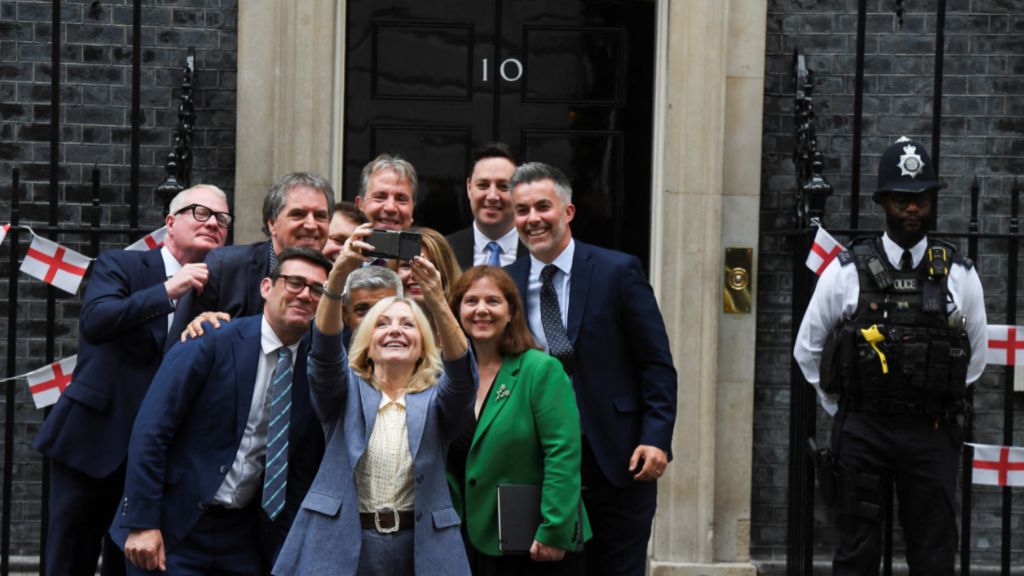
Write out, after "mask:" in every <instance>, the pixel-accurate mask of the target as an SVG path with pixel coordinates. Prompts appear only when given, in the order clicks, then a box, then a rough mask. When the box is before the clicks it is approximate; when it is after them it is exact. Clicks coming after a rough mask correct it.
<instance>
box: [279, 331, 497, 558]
mask: <svg viewBox="0 0 1024 576" xmlns="http://www.w3.org/2000/svg"><path fill="white" fill-rule="evenodd" d="M308 366H309V384H310V390H311V392H312V396H313V407H314V410H315V411H316V413H317V416H318V417H319V418H320V422H321V423H322V424H323V425H324V431H325V434H326V435H327V438H328V440H327V451H326V453H325V454H324V459H323V461H322V463H321V464H320V470H319V472H317V475H316V479H314V480H313V486H312V487H311V488H310V490H309V493H307V494H306V498H305V499H304V500H303V501H302V505H301V508H300V510H299V513H298V515H297V516H296V518H295V522H294V523H293V524H292V528H291V531H290V532H289V533H288V538H287V540H285V543H284V547H283V548H282V550H281V554H280V555H279V556H278V559H277V563H276V564H275V565H274V572H273V573H274V574H275V575H278V576H292V575H310V576H313V575H320V574H332V575H335V576H345V575H350V574H355V572H356V569H357V568H358V566H359V554H360V544H361V536H360V532H361V528H360V525H359V495H358V493H357V492H356V483H355V479H354V471H355V465H356V462H358V461H359V458H360V457H361V456H362V455H363V452H364V451H365V450H366V446H367V443H368V442H369V440H370V434H371V433H372V432H373V426H374V423H375V422H376V418H377V409H378V407H379V406H380V398H381V393H380V392H379V391H377V390H376V389H374V388H373V387H372V386H370V385H369V384H368V383H367V382H366V381H365V380H363V379H362V378H360V377H358V376H356V375H355V374H354V373H353V372H352V371H351V370H350V369H349V368H348V358H347V355H346V353H345V348H344V346H342V339H341V336H340V335H335V336H327V335H324V334H322V333H320V332H319V331H317V330H316V329H315V328H314V330H313V340H312V345H311V347H310V356H309V365H308ZM476 385H477V375H476V364H475V362H474V361H473V358H472V354H471V353H470V352H467V353H466V355H465V356H463V357H462V358H459V359H456V360H452V361H450V362H449V361H446V362H445V363H444V375H442V376H441V380H440V381H439V382H438V384H437V385H436V386H433V387H431V388H429V389H427V390H424V391H422V392H417V393H415V394H408V395H406V397H405V400H406V419H407V425H408V428H409V451H410V452H411V453H412V457H413V472H414V474H415V475H416V489H415V499H416V508H415V518H416V524H415V527H414V528H413V530H414V531H415V534H414V542H415V543H414V550H415V552H414V565H415V571H416V574H445V575H454V576H462V575H465V576H469V574H470V571H469V564H468V562H467V561H466V556H465V552H464V546H463V543H462V536H461V534H460V532H459V524H460V521H459V515H458V514H457V513H456V511H455V508H454V506H453V505H452V500H451V494H450V492H449V490H448V484H447V480H446V478H445V456H444V452H445V448H447V446H448V445H449V444H450V443H451V441H452V440H453V439H454V438H456V437H457V436H458V435H459V434H460V433H461V432H462V429H463V428H464V427H465V425H466V424H468V423H469V422H470V421H471V420H472V419H473V402H474V399H475V397H476Z"/></svg>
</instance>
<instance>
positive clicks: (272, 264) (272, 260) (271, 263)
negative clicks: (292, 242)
mask: <svg viewBox="0 0 1024 576" xmlns="http://www.w3.org/2000/svg"><path fill="white" fill-rule="evenodd" d="M276 267H277V254H274V247H273V246H271V247H270V257H269V258H267V276H270V273H271V272H273V271H274V268H276Z"/></svg>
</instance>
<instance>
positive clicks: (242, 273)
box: [167, 172, 334, 348]
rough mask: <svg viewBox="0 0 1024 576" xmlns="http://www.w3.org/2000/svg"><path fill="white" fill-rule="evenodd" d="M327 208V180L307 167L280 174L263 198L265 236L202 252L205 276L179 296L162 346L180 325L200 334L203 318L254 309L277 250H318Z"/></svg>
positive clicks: (330, 207) (330, 198) (330, 201)
mask: <svg viewBox="0 0 1024 576" xmlns="http://www.w3.org/2000/svg"><path fill="white" fill-rule="evenodd" d="M332 212H334V189H333V188H331V184H330V182H328V181H327V180H325V179H324V178H322V177H320V176H318V175H316V174H312V173H309V172H292V173H290V174H285V175H284V176H282V177H281V178H280V179H279V180H278V181H277V182H275V183H274V185H273V186H272V187H271V188H270V190H268V191H267V195H266V196H265V197H264V199H263V233H264V234H266V235H267V236H269V237H270V240H269V241H263V242H256V243H253V244H242V245H236V246H226V247H224V248H221V249H220V250H214V251H213V252H211V253H210V255H209V256H207V258H206V265H207V266H208V267H209V270H210V278H209V281H208V282H207V283H206V286H204V287H203V289H202V290H194V291H191V292H189V293H188V294H186V295H185V297H184V298H182V301H181V305H180V306H179V307H178V314H176V315H175V318H174V324H173V325H172V326H171V331H170V333H171V334H172V338H171V340H170V341H169V342H168V343H167V348H170V347H171V346H172V345H173V344H174V343H175V342H177V340H178V338H179V337H181V336H182V332H184V331H186V330H187V333H188V334H189V335H193V336H195V335H199V334H202V333H203V328H202V323H203V322H204V321H210V322H211V324H212V325H213V326H214V327H219V326H220V323H219V320H230V319H231V318H236V317H240V316H251V315H254V314H259V313H260V312H261V311H262V310H263V297H262V296H261V295H260V281H261V280H262V279H263V278H265V277H266V276H267V274H269V273H270V270H272V269H273V268H274V264H275V263H276V261H277V255H278V254H280V253H281V251H282V250H284V249H285V248H291V247H293V246H304V247H307V248H314V249H316V250H323V248H324V244H325V243H326V242H327V233H328V223H329V222H330V218H331V213H332ZM204 313H205V314H204Z"/></svg>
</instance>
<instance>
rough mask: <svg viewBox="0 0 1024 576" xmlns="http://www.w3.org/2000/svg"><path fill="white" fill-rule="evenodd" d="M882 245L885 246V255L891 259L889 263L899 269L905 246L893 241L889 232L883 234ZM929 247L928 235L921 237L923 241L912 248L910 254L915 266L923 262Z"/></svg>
mask: <svg viewBox="0 0 1024 576" xmlns="http://www.w3.org/2000/svg"><path fill="white" fill-rule="evenodd" d="M882 247H883V248H885V256H886V257H887V258H888V259H889V263H890V264H892V265H893V267H894V268H896V269H897V270H898V269H899V267H900V260H901V259H902V258H903V247H902V246H900V245H899V244H897V243H896V242H894V241H893V239H892V238H890V237H889V233H888V232H886V233H884V234H882ZM927 249H928V236H925V237H924V238H921V241H920V242H918V243H917V244H914V245H913V246H911V248H910V255H911V257H913V259H914V267H915V268H916V267H917V265H918V264H920V263H921V259H922V258H924V252H925V250H927Z"/></svg>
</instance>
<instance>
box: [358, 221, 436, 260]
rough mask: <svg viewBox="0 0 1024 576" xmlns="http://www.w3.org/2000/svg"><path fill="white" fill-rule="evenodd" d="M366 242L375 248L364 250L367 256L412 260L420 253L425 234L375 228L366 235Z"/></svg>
mask: <svg viewBox="0 0 1024 576" xmlns="http://www.w3.org/2000/svg"><path fill="white" fill-rule="evenodd" d="M366 243H367V244H369V245H370V246H373V250H365V251H363V255H365V256H369V257H371V258H394V259H398V260H412V258H413V257H414V256H419V255H420V251H421V250H422V246H423V236H422V235H421V234H420V233H419V232H409V231H398V230H383V229H379V228H374V229H373V231H371V232H370V235H369V236H367V237H366Z"/></svg>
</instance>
